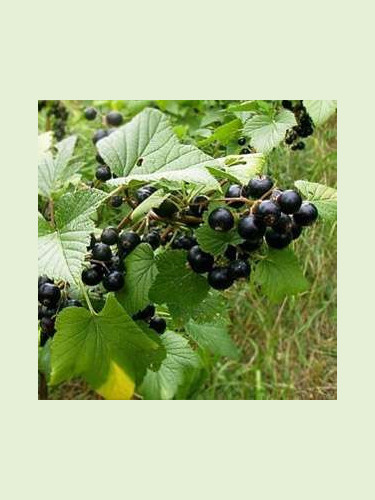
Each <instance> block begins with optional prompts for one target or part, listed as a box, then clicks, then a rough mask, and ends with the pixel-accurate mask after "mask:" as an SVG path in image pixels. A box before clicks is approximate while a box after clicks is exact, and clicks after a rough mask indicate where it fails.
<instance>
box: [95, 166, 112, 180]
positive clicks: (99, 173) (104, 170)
mask: <svg viewBox="0 0 375 500" xmlns="http://www.w3.org/2000/svg"><path fill="white" fill-rule="evenodd" d="M95 177H96V178H97V179H98V181H103V182H105V181H108V180H109V179H110V178H111V169H110V168H109V167H107V165H100V166H99V167H98V168H97V169H96V172H95Z"/></svg>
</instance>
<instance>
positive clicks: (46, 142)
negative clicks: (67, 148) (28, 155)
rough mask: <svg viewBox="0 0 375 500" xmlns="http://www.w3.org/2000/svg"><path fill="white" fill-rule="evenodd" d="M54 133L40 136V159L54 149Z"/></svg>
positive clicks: (50, 132)
mask: <svg viewBox="0 0 375 500" xmlns="http://www.w3.org/2000/svg"><path fill="white" fill-rule="evenodd" d="M52 139H53V135H52V131H49V132H45V133H44V134H39V135H38V159H40V158H41V157H42V156H43V155H44V154H46V153H47V151H49V150H50V149H51V147H52Z"/></svg>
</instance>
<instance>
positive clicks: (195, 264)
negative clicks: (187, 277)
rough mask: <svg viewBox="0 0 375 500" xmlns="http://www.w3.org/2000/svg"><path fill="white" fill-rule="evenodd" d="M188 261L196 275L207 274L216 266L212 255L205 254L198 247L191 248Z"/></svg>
mask: <svg viewBox="0 0 375 500" xmlns="http://www.w3.org/2000/svg"><path fill="white" fill-rule="evenodd" d="M187 260H188V262H189V264H190V266H191V268H192V270H193V271H195V272H196V273H207V272H208V271H211V269H212V267H213V265H214V258H213V256H212V255H211V254H209V253H206V252H203V250H201V249H200V248H199V246H198V245H195V246H193V247H192V248H190V250H189V253H188V257H187Z"/></svg>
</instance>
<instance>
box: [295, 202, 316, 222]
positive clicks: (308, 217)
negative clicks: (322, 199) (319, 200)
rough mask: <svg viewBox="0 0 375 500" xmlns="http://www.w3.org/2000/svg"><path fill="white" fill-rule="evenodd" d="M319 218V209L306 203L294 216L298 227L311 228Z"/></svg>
mask: <svg viewBox="0 0 375 500" xmlns="http://www.w3.org/2000/svg"><path fill="white" fill-rule="evenodd" d="M317 218H318V209H317V208H316V206H315V205H313V204H312V203H310V202H308V201H305V202H303V203H302V205H301V208H300V209H299V210H298V212H296V213H295V214H294V215H293V219H294V222H295V223H296V224H297V225H298V226H311V224H313V223H314V222H315V221H316V219H317Z"/></svg>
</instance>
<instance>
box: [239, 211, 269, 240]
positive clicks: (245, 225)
mask: <svg viewBox="0 0 375 500" xmlns="http://www.w3.org/2000/svg"><path fill="white" fill-rule="evenodd" d="M237 230H238V234H239V235H240V236H241V238H244V239H245V240H258V239H259V238H262V236H264V233H265V232H266V226H265V224H264V223H263V222H262V220H260V219H257V218H256V217H255V216H254V215H249V216H247V217H243V218H242V219H241V220H240V222H239V223H238V228H237Z"/></svg>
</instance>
